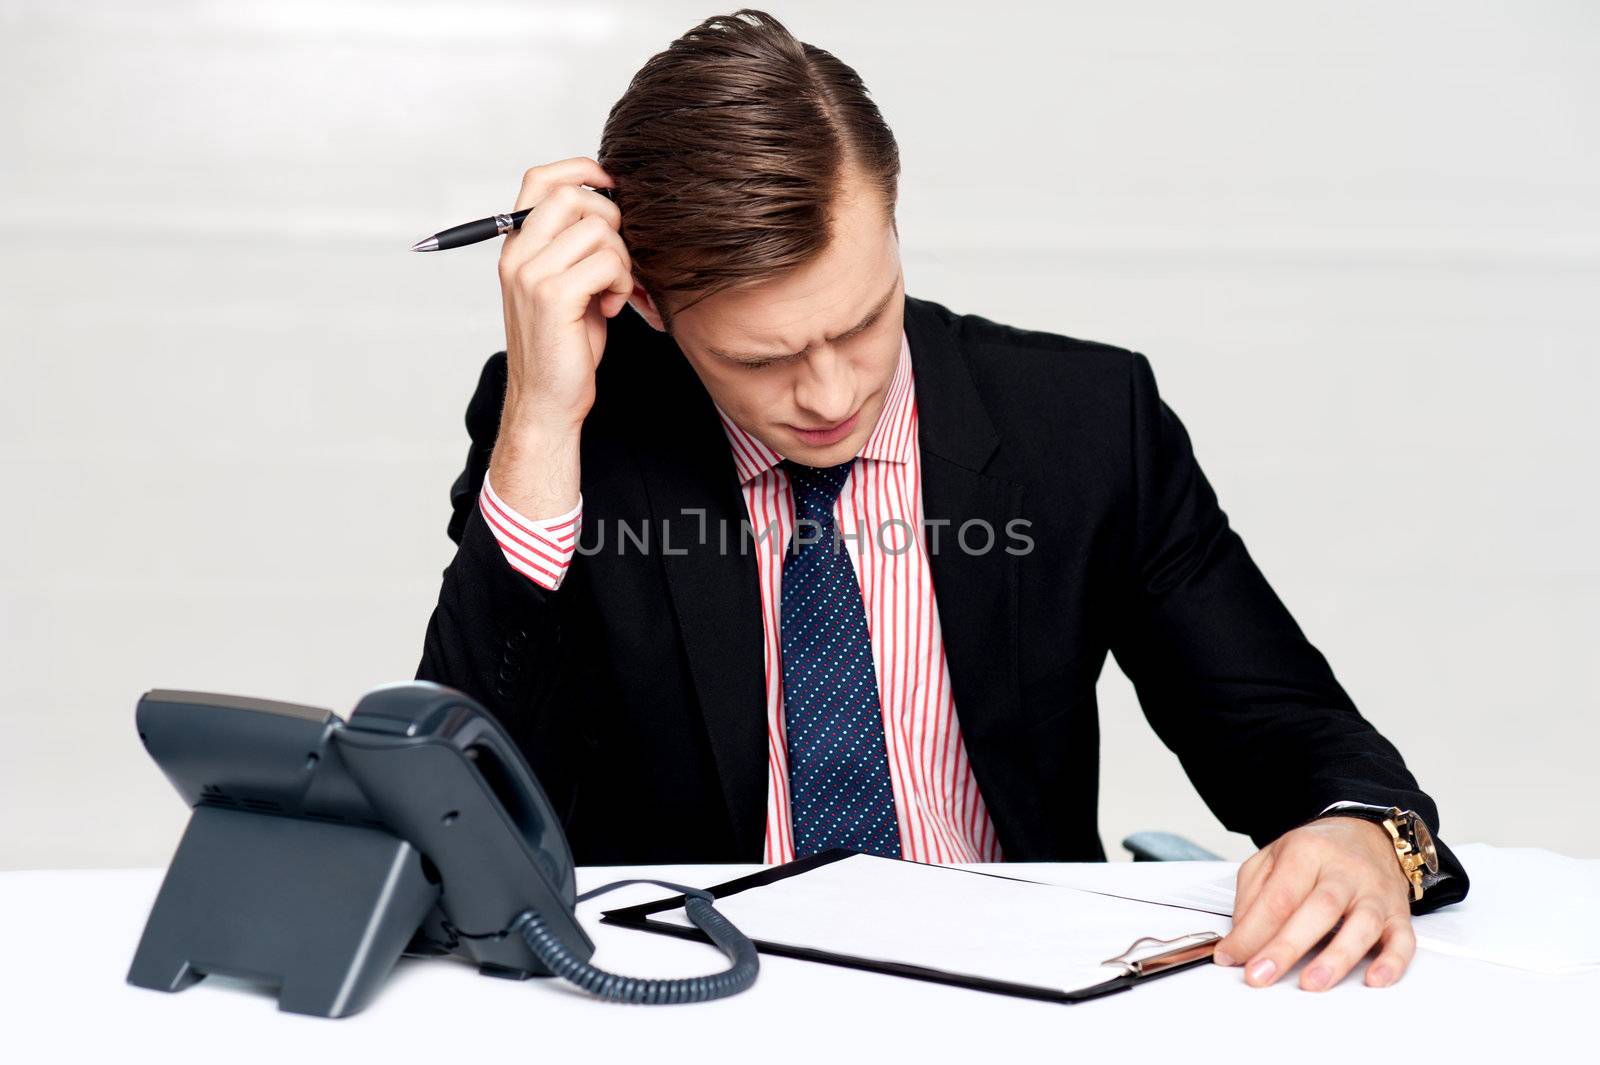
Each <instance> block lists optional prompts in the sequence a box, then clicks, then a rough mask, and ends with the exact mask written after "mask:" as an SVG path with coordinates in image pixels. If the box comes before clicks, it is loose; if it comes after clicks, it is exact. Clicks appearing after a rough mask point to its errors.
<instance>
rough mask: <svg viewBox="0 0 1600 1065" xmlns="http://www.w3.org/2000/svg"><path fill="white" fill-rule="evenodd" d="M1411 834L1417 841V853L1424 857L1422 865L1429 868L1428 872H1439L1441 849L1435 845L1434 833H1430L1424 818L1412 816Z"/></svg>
mask: <svg viewBox="0 0 1600 1065" xmlns="http://www.w3.org/2000/svg"><path fill="white" fill-rule="evenodd" d="M1410 820H1411V833H1412V835H1413V836H1415V837H1416V840H1417V853H1418V854H1420V855H1422V863H1423V864H1424V865H1426V866H1427V867H1428V872H1430V873H1437V872H1438V871H1439V849H1438V848H1437V847H1435V846H1434V845H1433V833H1432V832H1429V831H1428V826H1427V825H1426V824H1424V823H1423V821H1422V818H1420V817H1418V816H1416V815H1415V814H1412V815H1411V818H1410Z"/></svg>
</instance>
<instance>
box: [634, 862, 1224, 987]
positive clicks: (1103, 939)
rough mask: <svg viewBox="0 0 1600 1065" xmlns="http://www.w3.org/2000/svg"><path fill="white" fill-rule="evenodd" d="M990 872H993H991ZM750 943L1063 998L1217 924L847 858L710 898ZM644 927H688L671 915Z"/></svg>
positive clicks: (1212, 919) (1086, 895)
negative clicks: (1126, 960) (1135, 956)
mask: <svg viewBox="0 0 1600 1065" xmlns="http://www.w3.org/2000/svg"><path fill="white" fill-rule="evenodd" d="M996 868H997V870H998V869H1000V868H1003V867H999V866H997V867H996ZM717 909H718V910H719V911H720V912H721V913H722V914H723V915H724V916H726V917H727V918H728V920H730V921H732V922H733V923H734V924H735V925H736V926H738V927H739V929H740V930H742V931H743V932H744V933H745V934H746V935H748V936H750V937H751V938H752V939H761V940H766V941H768V942H773V943H782V944H785V945H789V946H799V947H810V948H813V949H817V950H825V951H829V952H832V953H836V954H847V955H851V956H854V957H859V958H868V959H872V960H876V961H891V962H901V963H906V964H912V965H921V966H925V967H927V968H932V969H940V970H943V971H945V972H951V973H959V974H963V975H970V976H982V977H987V978H989V979H992V980H1004V981H1008V982H1011V983H1018V984H1030V985H1034V986H1039V987H1049V988H1055V989H1057V990H1061V991H1074V990H1080V989H1082V988H1086V987H1092V986H1094V985H1095V984H1099V983H1103V982H1105V981H1106V980H1109V979H1112V978H1113V977H1115V976H1117V975H1119V973H1120V970H1119V969H1118V968H1116V967H1113V966H1107V965H1103V964H1102V962H1104V961H1105V959H1107V958H1111V957H1114V956H1115V955H1118V954H1121V953H1122V952H1123V951H1125V950H1127V949H1128V947H1129V946H1130V945H1132V943H1133V941H1134V940H1136V939H1139V938H1140V937H1143V936H1154V937H1156V938H1159V939H1171V938H1174V937H1177V936H1182V935H1187V934H1189V933H1193V932H1207V931H1215V932H1226V931H1227V930H1228V927H1229V924H1230V922H1229V921H1228V919H1227V918H1225V917H1216V916H1213V915H1208V914H1202V913H1196V912H1193V911H1188V910H1182V909H1176V908H1173V907H1168V906H1156V905H1150V904H1149V903H1144V902H1136V901H1131V900H1128V899H1118V898H1112V897H1110V896H1107V895H1097V894H1094V893H1092V892H1087V891H1079V890H1077V889H1075V888H1068V887H1057V886H1055V885H1051V884H1036V883H1030V882H1025V881H1019V880H1011V879H1005V878H1003V875H987V874H983V873H972V872H967V871H965V870H961V869H948V868H943V867H940V866H933V865H921V864H918V863H916V862H905V861H896V860H893V859H889V858H876V857H872V856H870V855H852V856H850V857H848V858H845V859H842V860H840V861H837V862H833V863H831V864H828V865H823V866H819V867H818V868H815V869H812V870H810V871H808V872H805V873H801V874H799V875H797V876H794V877H790V878H788V879H786V880H780V881H778V882H776V883H773V884H769V885H767V886H765V887H760V888H752V889H750V890H748V891H744V892H740V893H739V894H737V895H730V896H728V897H727V898H725V899H718V900H717ZM652 919H653V920H664V921H669V922H671V923H674V924H679V925H684V926H688V925H689V920H688V918H687V916H686V915H685V914H684V912H683V910H682V909H678V910H672V911H665V912H662V913H659V914H654V915H652Z"/></svg>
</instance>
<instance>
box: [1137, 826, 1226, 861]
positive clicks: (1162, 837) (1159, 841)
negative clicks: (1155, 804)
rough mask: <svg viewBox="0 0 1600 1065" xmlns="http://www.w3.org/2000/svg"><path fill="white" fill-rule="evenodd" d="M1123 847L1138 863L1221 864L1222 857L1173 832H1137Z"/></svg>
mask: <svg viewBox="0 0 1600 1065" xmlns="http://www.w3.org/2000/svg"><path fill="white" fill-rule="evenodd" d="M1122 846H1123V847H1124V848H1126V849H1127V851H1128V853H1129V854H1132V855H1133V860H1134V861H1136V862H1220V861H1221V860H1222V856H1221V855H1219V854H1212V853H1211V852H1210V851H1208V850H1206V849H1205V848H1204V847H1202V846H1200V845H1199V844H1198V843H1194V842H1192V841H1191V840H1187V839H1184V838H1183V837H1182V836H1179V835H1176V834H1175V833H1172V832H1135V833H1134V834H1133V835H1131V836H1129V837H1128V838H1127V839H1125V840H1123V841H1122Z"/></svg>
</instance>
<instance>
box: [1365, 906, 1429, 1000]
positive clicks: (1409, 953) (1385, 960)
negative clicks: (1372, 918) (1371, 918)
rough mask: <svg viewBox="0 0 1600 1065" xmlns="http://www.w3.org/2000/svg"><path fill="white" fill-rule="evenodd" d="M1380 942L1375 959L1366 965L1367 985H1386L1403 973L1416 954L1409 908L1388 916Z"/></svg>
mask: <svg viewBox="0 0 1600 1065" xmlns="http://www.w3.org/2000/svg"><path fill="white" fill-rule="evenodd" d="M1381 942H1382V944H1383V946H1382V949H1380V950H1379V951H1378V957H1377V959H1376V960H1375V961H1373V963H1372V964H1371V965H1369V966H1367V977H1366V983H1367V986H1368V987H1388V986H1389V985H1390V984H1392V983H1394V982H1395V981H1396V980H1398V979H1400V977H1401V976H1403V975H1404V974H1405V971H1406V968H1407V966H1409V965H1410V964H1411V959H1412V958H1413V957H1415V956H1416V953H1417V933H1416V931H1415V930H1414V929H1412V927H1411V911H1410V909H1409V908H1407V909H1406V910H1405V912H1403V913H1397V914H1395V915H1394V916H1393V917H1390V918H1389V920H1388V923H1387V924H1385V925H1384V928H1383V935H1382V938H1381Z"/></svg>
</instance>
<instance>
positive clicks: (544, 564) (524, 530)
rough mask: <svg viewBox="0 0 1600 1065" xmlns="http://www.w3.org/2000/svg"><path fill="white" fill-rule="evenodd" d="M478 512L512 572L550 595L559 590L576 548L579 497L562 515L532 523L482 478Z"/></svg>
mask: <svg viewBox="0 0 1600 1065" xmlns="http://www.w3.org/2000/svg"><path fill="white" fill-rule="evenodd" d="M478 508H479V509H480V510H482V511H483V518H484V520H485V521H487V522H488V523H489V531H490V532H492V533H494V538H495V541H496V542H497V543H499V545H500V550H501V552H502V553H503V554H504V555H505V556H506V561H507V562H509V563H510V564H511V568H512V569H514V570H516V571H517V572H518V573H521V574H522V575H523V576H525V577H527V578H528V579H529V580H531V581H533V582H534V583H535V584H537V585H539V586H540V587H541V588H545V589H548V590H549V591H552V592H553V591H555V590H556V589H557V588H559V587H561V579H562V578H563V577H565V576H566V575H567V567H568V566H569V565H571V563H572V555H573V552H575V551H576V550H577V547H578V528H579V526H580V525H581V524H582V519H583V494H582V493H579V495H578V505H577V506H575V507H573V508H572V509H571V510H569V511H567V512H566V513H565V514H562V515H560V516H558V517H554V518H544V519H541V520H538V521H535V520H534V519H532V518H527V517H524V516H523V515H521V514H519V513H517V511H516V510H514V509H513V508H512V507H511V506H510V505H509V504H507V503H506V502H505V500H503V499H501V498H500V496H499V495H497V494H496V493H495V490H494V489H493V488H492V487H491V486H490V485H489V478H488V477H485V478H484V479H483V490H482V491H481V492H479V493H478Z"/></svg>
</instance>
